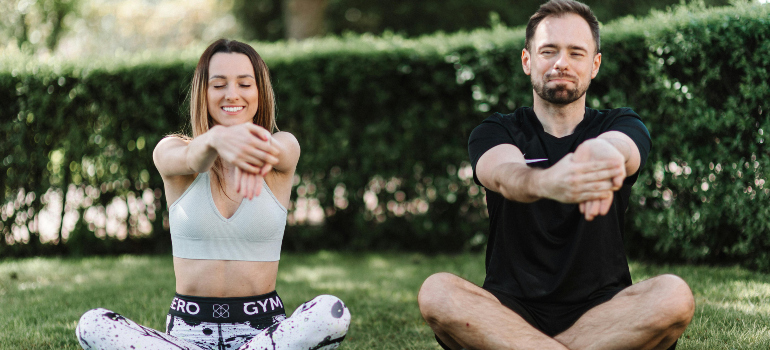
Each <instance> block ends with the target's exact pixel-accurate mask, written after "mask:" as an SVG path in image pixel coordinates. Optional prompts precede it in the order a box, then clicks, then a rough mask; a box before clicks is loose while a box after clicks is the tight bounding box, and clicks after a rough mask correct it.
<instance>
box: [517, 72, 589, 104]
mask: <svg viewBox="0 0 770 350" xmlns="http://www.w3.org/2000/svg"><path fill="white" fill-rule="evenodd" d="M551 77H552V76H551V75H546V76H545V77H544V79H543V80H541V81H535V79H534V76H533V77H531V78H530V80H531V81H532V87H533V88H534V89H535V93H537V95H538V96H540V98H542V99H543V100H546V101H548V102H550V103H552V104H555V105H568V104H570V103H572V102H575V101H577V100H578V99H579V98H581V97H583V95H585V93H586V91H588V86H589V85H590V84H591V82H590V81H589V82H588V84H586V86H585V87H583V86H580V85H578V84H575V88H574V89H571V90H570V89H567V87H566V86H564V85H561V84H558V85H557V86H556V87H555V88H551V87H546V86H545V83H544V82H543V81H545V80H548V79H550V78H551Z"/></svg>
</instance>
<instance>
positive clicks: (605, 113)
mask: <svg viewBox="0 0 770 350" xmlns="http://www.w3.org/2000/svg"><path fill="white" fill-rule="evenodd" d="M587 109H588V111H589V113H592V114H593V115H595V116H600V117H602V118H610V119H615V118H621V117H632V118H636V119H639V120H641V117H639V114H637V113H636V112H634V110H633V109H631V107H618V108H612V109H592V108H587Z"/></svg>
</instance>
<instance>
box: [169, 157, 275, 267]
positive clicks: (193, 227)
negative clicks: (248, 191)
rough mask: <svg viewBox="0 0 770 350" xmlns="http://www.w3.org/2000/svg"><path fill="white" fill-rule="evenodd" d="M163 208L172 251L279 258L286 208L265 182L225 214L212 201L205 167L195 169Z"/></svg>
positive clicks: (195, 255)
mask: <svg viewBox="0 0 770 350" xmlns="http://www.w3.org/2000/svg"><path fill="white" fill-rule="evenodd" d="M263 181H264V180H263ZM168 212H169V218H168V219H169V225H170V226H171V242H172V247H173V248H172V250H173V255H174V256H175V257H178V258H185V259H209V260H244V261H278V260H280V258H281V242H282V241H283V233H284V229H285V228H286V213H287V212H286V208H285V207H284V206H283V205H282V204H281V203H280V202H279V201H278V199H277V198H275V195H274V194H273V192H272V191H270V188H269V187H267V183H264V184H263V187H262V193H261V194H260V195H259V196H257V197H255V198H254V199H252V200H248V199H243V201H241V205H240V206H239V207H238V210H236V212H235V214H233V216H232V217H230V218H229V219H226V218H225V217H224V216H222V214H221V213H220V212H219V209H217V207H216V205H214V198H213V197H212V196H211V179H210V177H209V173H208V172H205V173H200V174H198V176H197V177H196V178H195V180H194V181H193V183H192V184H190V186H189V187H188V188H187V190H185V192H184V193H183V194H182V196H181V197H179V199H177V200H176V201H175V202H174V203H173V204H171V206H170V207H169V210H168Z"/></svg>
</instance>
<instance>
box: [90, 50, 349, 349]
mask: <svg viewBox="0 0 770 350" xmlns="http://www.w3.org/2000/svg"><path fill="white" fill-rule="evenodd" d="M190 100H191V103H190V112H191V113H190V114H191V123H192V126H193V138H192V139H189V138H185V137H180V136H169V137H166V138H164V139H163V140H161V141H160V142H159V143H158V145H157V146H156V147H155V151H154V152H153V160H154V161H155V166H156V167H157V168H158V171H159V172H160V174H161V177H162V178H163V184H164V186H165V193H166V199H167V200H168V203H172V204H171V205H170V206H169V222H170V225H171V238H172V242H173V255H174V272H175V274H176V296H175V297H174V299H173V300H172V302H171V308H170V310H169V314H168V316H167V322H166V333H165V334H163V333H160V332H157V331H155V330H152V329H149V328H146V327H144V326H140V325H138V324H136V323H134V322H132V321H130V320H128V319H126V318H124V317H122V316H120V315H118V314H116V313H114V312H112V311H109V310H105V309H94V310H91V311H88V312H87V313H85V314H84V315H83V317H81V319H80V322H79V323H78V327H77V334H78V340H79V341H80V344H81V346H83V348H84V349H244V350H245V349H334V348H336V347H337V346H339V343H340V342H341V341H342V339H343V338H344V337H345V334H346V333H347V329H348V326H349V324H350V313H349V311H348V309H347V308H346V307H345V305H344V304H343V303H342V302H341V301H340V300H339V299H337V298H336V297H333V296H330V295H322V296H319V297H316V298H315V299H313V300H311V301H309V302H306V303H304V304H302V305H300V306H299V307H298V308H297V310H296V311H295V312H294V314H293V315H292V316H291V317H289V318H286V316H285V313H284V310H283V302H282V301H281V299H280V297H279V296H278V294H276V292H275V282H276V276H277V273H278V260H279V257H280V251H281V241H282V239H283V232H284V228H285V225H286V207H288V205H289V197H290V194H291V187H292V179H293V177H294V172H295V169H296V166H297V161H298V159H299V154H300V147H299V143H298V142H297V139H296V138H294V136H293V135H292V134H290V133H287V132H276V133H273V131H274V130H276V129H277V128H276V124H275V108H274V104H275V102H274V97H273V89H272V86H271V84H270V77H269V72H268V69H267V66H266V65H265V63H264V62H263V61H262V58H260V57H259V55H258V54H257V52H256V51H254V49H253V48H252V47H251V46H249V45H247V44H244V43H240V42H237V41H231V40H225V39H221V40H218V41H216V42H214V43H213V44H211V46H209V47H208V48H207V49H206V51H204V52H203V55H202V56H201V58H200V60H199V61H198V66H197V68H196V69H195V75H194V77H193V82H192V88H191V93H190Z"/></svg>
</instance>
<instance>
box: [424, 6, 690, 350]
mask: <svg viewBox="0 0 770 350" xmlns="http://www.w3.org/2000/svg"><path fill="white" fill-rule="evenodd" d="M599 49H600V41H599V25H598V22H597V20H596V17H594V15H593V13H592V12H591V10H590V9H589V8H588V7H587V6H586V5H584V4H582V3H579V2H576V1H572V0H551V1H550V2H548V3H546V4H543V5H542V6H541V7H540V9H539V10H538V11H537V12H536V13H535V14H534V15H533V16H532V17H531V18H530V21H529V24H528V25H527V30H526V43H525V48H524V49H523V50H522V54H521V62H522V68H523V69H524V73H526V74H527V75H530V76H531V80H532V85H533V97H534V104H533V107H532V108H519V109H517V110H516V111H515V112H514V113H512V114H508V115H501V114H494V115H492V116H490V117H489V118H487V119H486V120H485V121H484V122H483V123H482V124H481V125H479V126H478V127H477V128H476V129H475V130H474V131H473V133H472V134H471V136H470V140H469V142H468V149H469V153H470V158H471V163H472V165H473V170H474V179H475V181H476V182H477V183H479V184H481V185H482V186H484V187H485V188H486V191H487V206H488V210H489V217H490V234H489V242H488V246H487V257H486V267H487V276H486V279H485V281H484V285H483V286H482V287H478V286H476V285H474V284H473V283H470V282H468V281H466V280H464V279H462V278H460V277H457V276H455V275H452V274H449V273H438V274H435V275H433V276H431V277H429V278H428V279H427V280H426V281H425V283H424V284H423V286H422V288H421V289H420V294H419V296H418V302H419V304H420V311H421V312H422V315H423V317H424V318H425V320H426V321H427V322H428V324H429V325H430V326H431V328H432V329H433V331H434V332H435V334H436V338H437V340H438V341H439V343H440V344H441V345H442V347H444V348H445V349H463V348H464V349H538V350H544V349H667V348H673V347H674V346H675V343H676V340H677V339H678V338H679V336H680V335H681V334H682V333H683V332H684V330H685V328H686V327H687V325H688V324H689V323H690V320H691V319H692V316H693V312H694V301H693V297H692V292H691V291H690V288H689V287H688V286H687V284H686V283H685V282H684V281H683V280H682V279H681V278H679V277H676V276H673V275H663V276H657V277H654V278H650V279H648V280H646V281H643V282H640V283H637V284H634V285H631V276H630V273H629V271H628V263H627V261H626V256H625V253H624V248H623V238H622V235H623V233H622V228H623V217H624V213H625V210H626V208H627V206H628V198H629V195H630V192H631V186H632V185H633V184H634V182H635V181H636V179H637V177H638V173H639V170H640V169H641V167H642V166H643V165H644V163H645V161H646V158H647V154H648V153H649V149H650V136H649V133H648V131H647V129H646V128H645V126H644V124H642V122H641V120H640V119H639V116H637V115H636V113H634V112H633V111H632V110H630V109H628V108H621V109H614V110H603V111H597V110H593V109H589V108H586V107H585V100H586V96H585V92H586V90H587V89H588V85H589V84H590V81H591V79H593V78H594V77H596V75H597V73H598V72H599V66H600V65H601V59H602V56H601V53H599Z"/></svg>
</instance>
